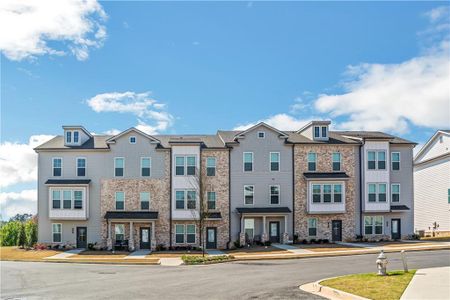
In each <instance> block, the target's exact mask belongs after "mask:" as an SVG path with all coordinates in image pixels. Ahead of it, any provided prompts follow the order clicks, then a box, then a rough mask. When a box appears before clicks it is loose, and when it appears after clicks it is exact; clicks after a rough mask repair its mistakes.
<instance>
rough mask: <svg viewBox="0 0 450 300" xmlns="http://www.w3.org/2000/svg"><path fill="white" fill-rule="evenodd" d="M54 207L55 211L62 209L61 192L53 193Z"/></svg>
mask: <svg viewBox="0 0 450 300" xmlns="http://www.w3.org/2000/svg"><path fill="white" fill-rule="evenodd" d="M52 207H53V208H54V209H58V208H61V191H53V192H52Z"/></svg>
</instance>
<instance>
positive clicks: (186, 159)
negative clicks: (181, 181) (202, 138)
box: [175, 156, 196, 176]
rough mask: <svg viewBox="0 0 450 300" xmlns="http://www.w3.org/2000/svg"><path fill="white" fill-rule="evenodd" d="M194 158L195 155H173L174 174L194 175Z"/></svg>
mask: <svg viewBox="0 0 450 300" xmlns="http://www.w3.org/2000/svg"><path fill="white" fill-rule="evenodd" d="M195 169H196V159H195V156H175V175H178V176H184V175H190V176H195V173H196V172H195Z"/></svg>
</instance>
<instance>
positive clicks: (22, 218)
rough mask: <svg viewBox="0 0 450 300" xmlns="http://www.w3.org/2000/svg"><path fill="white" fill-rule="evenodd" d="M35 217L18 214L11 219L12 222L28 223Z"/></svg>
mask: <svg viewBox="0 0 450 300" xmlns="http://www.w3.org/2000/svg"><path fill="white" fill-rule="evenodd" d="M32 217H33V215H32V214H17V215H15V216H14V217H11V219H9V221H10V222H14V221H19V222H26V221H28V220H30V219H31V218H32Z"/></svg>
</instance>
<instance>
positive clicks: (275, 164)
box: [270, 152, 280, 172]
mask: <svg viewBox="0 0 450 300" xmlns="http://www.w3.org/2000/svg"><path fill="white" fill-rule="evenodd" d="M270 171H272V172H273V171H280V152H270Z"/></svg>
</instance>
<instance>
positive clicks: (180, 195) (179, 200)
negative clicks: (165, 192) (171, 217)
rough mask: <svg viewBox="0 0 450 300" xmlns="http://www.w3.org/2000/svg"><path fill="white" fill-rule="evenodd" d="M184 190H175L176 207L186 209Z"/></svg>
mask: <svg viewBox="0 0 450 300" xmlns="http://www.w3.org/2000/svg"><path fill="white" fill-rule="evenodd" d="M184 203H185V198H184V191H176V192H175V208H176V209H184Z"/></svg>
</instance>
